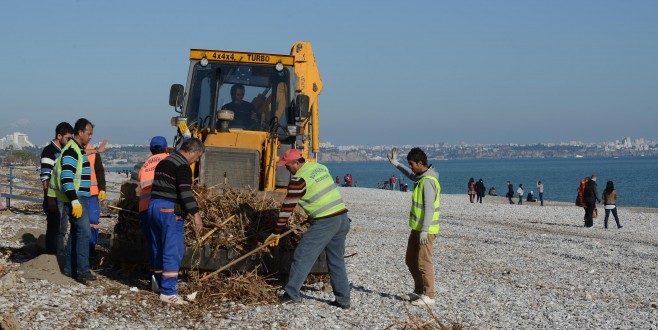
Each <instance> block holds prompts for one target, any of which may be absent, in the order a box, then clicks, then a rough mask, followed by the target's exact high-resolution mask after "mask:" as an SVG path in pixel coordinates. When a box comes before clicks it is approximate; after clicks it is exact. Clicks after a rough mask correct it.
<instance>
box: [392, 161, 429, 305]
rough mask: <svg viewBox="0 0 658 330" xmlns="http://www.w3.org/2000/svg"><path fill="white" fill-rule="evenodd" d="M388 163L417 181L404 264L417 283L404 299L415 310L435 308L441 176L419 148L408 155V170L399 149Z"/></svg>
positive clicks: (412, 200) (412, 199)
mask: <svg viewBox="0 0 658 330" xmlns="http://www.w3.org/2000/svg"><path fill="white" fill-rule="evenodd" d="M388 160H389V161H390V162H391V164H392V165H393V166H395V167H396V168H397V169H398V170H399V171H400V172H402V174H404V175H406V176H407V177H408V178H409V179H410V180H412V181H414V182H415V183H414V190H413V193H412V196H411V212H410V215H409V227H410V228H411V233H410V234H409V240H408V242H407V253H406V257H405V262H406V264H407V267H408V268H409V272H410V273H411V277H412V278H413V280H414V290H413V292H410V293H407V294H404V295H402V299H404V300H407V301H411V304H412V305H414V306H423V305H434V303H435V301H434V267H433V264H432V243H433V242H434V239H435V238H436V236H437V234H438V233H439V216H440V206H441V201H440V194H441V185H440V184H439V173H437V172H436V170H434V168H433V167H432V165H428V164H427V155H426V154H425V152H424V151H423V150H421V149H420V148H413V149H411V150H410V151H409V154H407V162H408V163H409V167H406V166H404V165H403V164H400V162H399V161H398V148H393V149H392V150H391V154H390V155H388Z"/></svg>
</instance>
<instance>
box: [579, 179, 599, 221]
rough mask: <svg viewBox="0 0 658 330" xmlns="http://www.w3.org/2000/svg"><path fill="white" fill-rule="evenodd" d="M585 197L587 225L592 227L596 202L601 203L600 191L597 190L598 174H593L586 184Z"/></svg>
mask: <svg viewBox="0 0 658 330" xmlns="http://www.w3.org/2000/svg"><path fill="white" fill-rule="evenodd" d="M583 199H584V200H585V205H586V207H585V227H592V226H593V225H594V219H592V214H593V213H594V209H595V208H596V202H597V201H598V202H599V203H601V199H599V193H598V192H597V191H596V175H592V177H590V179H589V181H587V183H586V184H585V191H584V192H583Z"/></svg>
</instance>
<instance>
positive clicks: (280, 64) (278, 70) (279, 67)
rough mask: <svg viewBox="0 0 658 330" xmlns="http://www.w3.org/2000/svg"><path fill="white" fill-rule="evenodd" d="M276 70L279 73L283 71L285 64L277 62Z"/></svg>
mask: <svg viewBox="0 0 658 330" xmlns="http://www.w3.org/2000/svg"><path fill="white" fill-rule="evenodd" d="M274 68H275V69H276V71H277V72H281V71H283V63H281V62H277V63H276V65H275V66H274Z"/></svg>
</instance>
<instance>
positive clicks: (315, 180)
mask: <svg viewBox="0 0 658 330" xmlns="http://www.w3.org/2000/svg"><path fill="white" fill-rule="evenodd" d="M277 165H278V166H284V165H285V167H286V169H287V170H288V171H289V172H290V173H291V174H292V177H291V178H290V182H289V183H288V193H287V194H286V198H285V200H284V201H283V205H282V206H281V210H280V211H279V218H278V220H277V224H276V227H275V228H274V233H272V235H270V237H268V238H267V239H266V240H265V243H264V244H269V245H270V246H273V247H274V246H277V245H278V244H279V236H280V233H281V232H282V231H283V229H284V228H285V227H286V225H287V223H288V219H289V218H290V216H291V215H292V212H293V211H294V209H295V206H296V205H297V204H299V205H300V206H301V207H302V209H304V212H306V214H307V215H308V218H309V219H311V225H310V227H309V228H308V230H307V231H306V232H305V233H304V236H302V239H301V241H300V242H299V245H298V246H297V248H296V249H295V254H294V255H293V261H292V266H291V267H290V276H289V277H288V283H287V284H286V286H285V287H284V291H285V293H284V295H283V296H281V297H280V298H279V301H280V302H281V303H282V304H285V303H295V302H300V301H301V296H300V292H299V291H300V289H301V287H302V285H303V284H304V281H305V280H306V276H307V275H308V273H309V272H310V271H311V268H312V267H313V264H314V263H315V261H316V260H317V259H318V256H319V255H320V253H322V251H325V252H326V255H327V264H328V265H329V275H330V276H331V284H332V287H333V289H334V296H335V298H336V300H334V301H332V302H331V303H329V304H330V305H332V306H335V307H339V308H342V309H349V308H350V283H349V280H348V278H347V270H346V269H345V259H344V255H345V238H346V237H347V233H348V232H349V231H350V219H349V218H348V216H347V207H346V206H345V203H344V202H343V199H342V197H341V195H340V192H339V191H338V187H336V184H335V182H334V177H333V176H332V175H331V174H330V173H329V170H328V169H327V167H326V166H324V165H321V164H318V163H314V162H306V160H305V159H304V158H303V157H302V156H301V154H300V153H299V150H297V149H290V150H288V151H286V152H285V153H284V155H283V159H282V160H281V161H280V162H279V163H278V164H277Z"/></svg>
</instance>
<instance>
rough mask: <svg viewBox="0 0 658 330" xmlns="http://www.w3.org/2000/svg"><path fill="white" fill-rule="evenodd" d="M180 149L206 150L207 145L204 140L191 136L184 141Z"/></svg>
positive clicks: (188, 150)
mask: <svg viewBox="0 0 658 330" xmlns="http://www.w3.org/2000/svg"><path fill="white" fill-rule="evenodd" d="M180 150H183V151H187V152H190V151H193V152H205V151H206V146H204V145H203V142H201V140H199V139H197V138H191V139H187V140H185V141H183V144H182V145H181V146H180Z"/></svg>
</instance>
